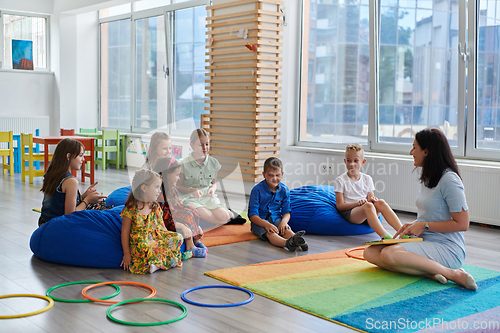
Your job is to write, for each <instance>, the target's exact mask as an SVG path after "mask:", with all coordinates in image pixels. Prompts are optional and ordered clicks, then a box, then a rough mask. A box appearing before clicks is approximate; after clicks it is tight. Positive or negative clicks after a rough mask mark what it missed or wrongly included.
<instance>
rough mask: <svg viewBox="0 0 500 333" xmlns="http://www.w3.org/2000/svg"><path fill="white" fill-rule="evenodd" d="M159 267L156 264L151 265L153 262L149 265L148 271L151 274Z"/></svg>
mask: <svg viewBox="0 0 500 333" xmlns="http://www.w3.org/2000/svg"><path fill="white" fill-rule="evenodd" d="M159 269H160V267H158V266H156V265H153V264H151V265H149V273H150V274H153V273H154V272H156V271H157V270H159Z"/></svg>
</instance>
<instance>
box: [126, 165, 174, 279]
mask: <svg viewBox="0 0 500 333" xmlns="http://www.w3.org/2000/svg"><path fill="white" fill-rule="evenodd" d="M161 182H162V180H161V176H160V175H159V174H157V173H156V172H153V171H150V170H145V169H142V170H138V171H137V172H136V173H135V175H134V178H133V180H132V191H130V194H129V196H128V198H127V201H126V202H125V208H124V209H123V211H122V213H121V216H122V219H123V223H122V237H121V240H122V247H123V260H122V263H121V266H123V269H125V270H129V271H130V272H132V273H135V274H145V273H153V272H155V271H156V270H158V269H164V270H167V269H169V268H170V267H176V266H181V265H182V261H181V255H182V254H181V250H180V248H181V245H182V242H183V237H182V235H181V234H178V233H176V232H171V231H168V230H167V228H165V225H164V224H163V220H162V215H163V212H162V209H161V208H160V206H159V204H158V203H157V202H156V199H157V198H158V195H159V194H160V186H161Z"/></svg>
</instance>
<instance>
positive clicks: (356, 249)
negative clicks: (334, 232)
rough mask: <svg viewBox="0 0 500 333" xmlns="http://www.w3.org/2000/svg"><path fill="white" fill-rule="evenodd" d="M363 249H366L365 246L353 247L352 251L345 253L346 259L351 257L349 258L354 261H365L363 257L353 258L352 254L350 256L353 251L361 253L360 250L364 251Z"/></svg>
mask: <svg viewBox="0 0 500 333" xmlns="http://www.w3.org/2000/svg"><path fill="white" fill-rule="evenodd" d="M365 248H366V246H362V247H353V248H352V249H348V250H347V251H345V254H346V255H347V256H348V257H351V258H354V259H359V260H366V259H365V258H364V257H358V256H355V255H354V254H351V252H353V251H361V250H364V249H365Z"/></svg>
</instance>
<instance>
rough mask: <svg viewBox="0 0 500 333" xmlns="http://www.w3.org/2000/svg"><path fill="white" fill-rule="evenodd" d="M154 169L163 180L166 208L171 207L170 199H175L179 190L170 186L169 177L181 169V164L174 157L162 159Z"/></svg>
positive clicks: (156, 163) (162, 186) (162, 190)
mask: <svg viewBox="0 0 500 333" xmlns="http://www.w3.org/2000/svg"><path fill="white" fill-rule="evenodd" d="M152 167H153V171H154V172H157V173H158V174H160V176H162V178H163V181H162V183H161V192H162V194H163V199H164V200H165V206H167V207H169V205H168V199H175V197H176V194H177V190H176V189H175V184H168V175H170V174H172V173H173V172H174V171H175V170H176V169H178V168H180V167H181V164H180V163H179V161H177V160H176V159H174V158H173V157H160V158H158V159H157V160H156V162H155V164H154V165H153V166H152ZM165 182H167V184H165ZM165 185H166V186H165Z"/></svg>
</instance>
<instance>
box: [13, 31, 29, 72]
mask: <svg viewBox="0 0 500 333" xmlns="http://www.w3.org/2000/svg"><path fill="white" fill-rule="evenodd" d="M12 68H13V69H25V70H31V71H32V70H33V42H32V41H30V40H19V39H13V40H12Z"/></svg>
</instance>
